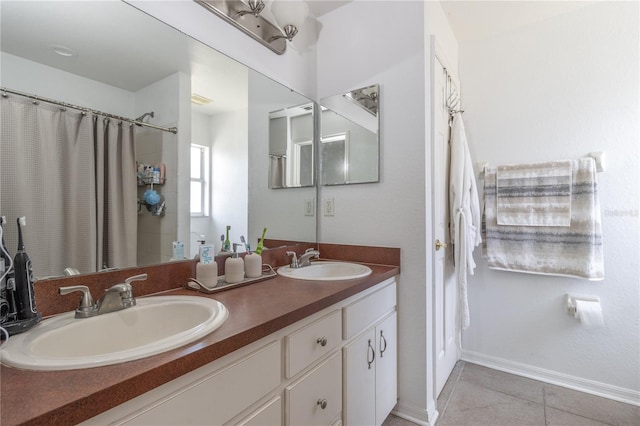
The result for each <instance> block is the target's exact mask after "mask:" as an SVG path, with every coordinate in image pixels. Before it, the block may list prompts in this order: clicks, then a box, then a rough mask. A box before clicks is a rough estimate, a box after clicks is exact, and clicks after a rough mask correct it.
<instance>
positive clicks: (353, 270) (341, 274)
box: [278, 261, 371, 281]
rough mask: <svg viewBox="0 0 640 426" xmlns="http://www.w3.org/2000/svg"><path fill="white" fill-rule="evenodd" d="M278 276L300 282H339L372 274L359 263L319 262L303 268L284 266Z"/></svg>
mask: <svg viewBox="0 0 640 426" xmlns="http://www.w3.org/2000/svg"><path fill="white" fill-rule="evenodd" d="M278 274H280V275H282V276H284V277H288V278H297V279H299V280H313V281H337V280H350V279H354V278H362V277H366V276H367V275H369V274H371V268H369V267H368V266H364V265H360V264H359V263H349V262H325V261H317V262H311V265H309V266H303V267H302V268H291V267H290V266H282V267H280V268H278Z"/></svg>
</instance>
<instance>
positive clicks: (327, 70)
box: [318, 1, 457, 422]
mask: <svg viewBox="0 0 640 426" xmlns="http://www.w3.org/2000/svg"><path fill="white" fill-rule="evenodd" d="M434 10H435V11H438V10H439V14H438V13H436V14H435V15H433V16H432V12H433V11H434ZM397 16H402V19H391V17H397ZM439 19H444V14H443V13H442V10H441V9H440V5H439V4H438V3H433V4H432V3H430V2H427V3H423V2H411V1H408V2H403V1H384V2H375V1H374V2H372V1H356V2H353V3H350V4H347V5H346V6H344V7H341V8H339V9H337V10H335V11H334V12H331V13H329V14H327V15H325V16H323V17H321V19H320V23H321V25H322V32H321V34H320V42H319V45H318V97H319V98H323V97H326V96H332V95H336V94H338V93H344V92H346V91H349V90H351V89H355V88H359V87H364V86H367V85H371V84H375V83H379V84H380V102H381V106H380V111H381V122H380V156H381V157H380V158H381V161H380V168H381V170H380V182H379V183H375V184H363V185H355V186H342V187H323V188H321V191H320V194H321V195H320V198H321V199H322V198H326V197H333V198H334V199H335V216H334V217H321V218H319V219H320V234H319V240H320V241H322V242H333V243H346V244H365V245H374V246H392V247H400V248H401V256H402V258H401V262H402V274H401V277H400V283H399V287H398V291H399V305H398V306H399V320H398V324H399V360H398V366H399V397H400V402H399V405H398V407H397V410H399V411H400V412H401V414H403V415H405V416H409V417H412V418H413V419H414V420H416V421H420V422H427V421H433V420H434V416H435V396H434V395H433V382H432V380H431V378H432V377H433V362H432V357H431V353H430V351H431V345H430V341H429V339H430V331H429V328H430V327H431V319H430V315H429V312H430V311H431V309H430V308H428V303H430V297H429V291H430V290H429V288H430V272H428V270H427V267H426V259H427V257H428V256H431V249H430V247H431V243H430V242H429V241H430V229H428V228H429V227H430V219H429V218H430V215H429V213H428V212H429V210H430V193H429V187H428V186H426V185H425V182H426V184H427V185H430V179H429V178H428V176H430V171H429V168H428V167H427V166H426V165H428V164H430V161H431V147H430V146H429V142H428V138H429V135H430V132H431V130H430V128H431V124H430V120H428V119H427V117H429V116H430V112H429V111H430V110H429V109H428V105H429V103H430V97H429V90H430V89H429V87H428V82H429V81H430V79H429V63H428V57H429V56H428V50H427V49H428V44H426V43H425V39H426V38H427V37H428V36H429V35H430V34H432V33H435V34H436V35H438V36H439V37H442V39H443V44H444V45H445V46H447V49H449V50H451V49H450V47H449V46H454V48H453V51H452V52H450V56H452V57H455V56H456V55H457V52H456V51H455V46H456V42H455V39H453V40H450V38H449V37H451V34H450V29H448V24H446V21H445V23H442V22H440V21H439ZM430 21H434V22H437V23H438V26H437V27H436V26H433V27H432V26H431V25H430V24H429V22H430ZM427 25H428V26H427ZM441 28H447V33H443V31H442V30H441ZM425 179H427V180H426V181H425ZM356 224H357V225H356ZM428 247H429V248H428Z"/></svg>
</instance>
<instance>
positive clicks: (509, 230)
mask: <svg viewBox="0 0 640 426" xmlns="http://www.w3.org/2000/svg"><path fill="white" fill-rule="evenodd" d="M572 170H573V172H572V187H571V206H572V208H571V226H568V227H558V226H502V225H498V223H497V219H496V171H495V169H494V170H486V171H485V178H484V183H485V186H484V192H485V206H484V217H483V233H484V242H485V247H484V248H485V250H484V251H485V256H486V257H487V262H488V264H489V268H492V269H499V270H505V271H515V272H528V273H535V274H545V275H560V276H569V277H577V278H585V279H588V280H592V281H598V280H602V279H604V256H603V250H602V223H601V216H600V203H599V201H598V187H597V182H596V168H595V162H594V160H593V159H592V158H581V159H579V160H573V161H572Z"/></svg>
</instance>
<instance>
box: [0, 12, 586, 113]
mask: <svg viewBox="0 0 640 426" xmlns="http://www.w3.org/2000/svg"><path fill="white" fill-rule="evenodd" d="M388 1H390V0H388ZM347 3H349V1H348V0H347V1H333V0H309V8H310V14H311V15H312V16H315V17H320V16H322V15H325V14H327V13H330V12H332V11H334V10H336V9H337V8H339V7H342V6H344V5H345V4H347ZM591 3H594V2H592V1H585V2H574V1H442V2H441V4H442V7H443V9H444V11H445V13H446V14H447V17H448V19H449V21H450V24H451V26H452V28H453V30H454V32H455V34H456V37H457V38H458V41H459V42H464V41H467V40H472V39H475V38H479V37H486V36H488V35H491V34H495V33H498V32H504V31H508V30H511V29H514V28H517V27H521V26H525V25H529V24H532V23H535V22H538V21H541V20H544V19H548V18H550V17H552V16H556V15H559V14H562V13H566V12H569V11H572V10H575V9H577V8H580V7H584V6H585V5H588V4H591ZM0 7H1V8H2V13H1V14H0V16H1V18H2V24H1V25H0V30H1V34H0V41H1V46H2V50H3V51H5V52H8V53H11V54H13V55H16V56H21V57H24V58H26V59H30V60H33V61H36V62H40V63H44V64H47V65H49V66H52V67H56V68H59V69H62V70H65V71H69V72H72V73H74V74H78V75H81V76H85V77H87V78H91V79H93V80H97V81H101V82H103V83H106V84H110V85H112V86H116V87H120V88H123V89H126V90H129V91H137V90H140V89H141V88H143V87H146V86H148V85H149V84H151V83H153V82H156V81H158V80H161V79H163V78H165V77H167V76H169V75H171V74H173V73H175V72H176V71H181V72H184V73H187V74H190V75H192V84H193V91H194V92H197V93H199V94H201V95H203V96H206V97H209V98H213V99H214V100H216V99H225V102H224V103H223V106H224V108H226V109H234V108H236V107H238V106H235V105H234V102H236V101H239V100H238V97H237V96H233V90H232V88H233V87H236V86H235V84H238V81H234V79H236V80H240V79H241V78H242V76H243V72H240V71H241V70H246V68H245V67H244V66H243V65H241V64H238V63H237V62H236V61H233V60H231V59H229V58H227V57H226V56H224V55H222V54H216V53H217V52H215V51H213V50H212V49H210V48H208V47H206V46H204V45H203V44H201V43H198V42H195V41H194V40H192V39H190V38H188V37H185V36H184V35H183V34H181V33H179V32H178V31H174V30H169V27H168V26H166V25H164V24H163V23H160V22H159V21H157V20H155V19H153V18H150V17H148V16H147V15H145V14H141V13H140V12H138V11H137V10H136V9H134V8H133V7H131V6H129V5H127V4H125V3H122V2H113V1H107V2H77V1H53V2H24V1H1V2H0ZM113 16H118V19H115V20H114V19H113V18H112V17H113ZM143 18H145V19H143ZM70 20H71V21H70ZM36 28H37V31H34V29H36ZM78 34H82V36H80V37H79V36H78ZM51 45H62V46H67V47H69V48H71V49H73V50H74V51H75V52H76V56H73V57H67V58H65V57H62V56H59V55H56V54H54V53H53V52H52V49H51ZM218 105H220V103H219V104H218ZM211 108H212V111H211V112H212V113H213V112H215V108H216V105H212V107H211ZM220 108H222V106H221V107H220Z"/></svg>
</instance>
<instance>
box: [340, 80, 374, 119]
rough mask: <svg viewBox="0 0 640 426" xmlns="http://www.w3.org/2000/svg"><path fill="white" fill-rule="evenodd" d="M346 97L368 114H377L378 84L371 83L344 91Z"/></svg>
mask: <svg viewBox="0 0 640 426" xmlns="http://www.w3.org/2000/svg"><path fill="white" fill-rule="evenodd" d="M342 96H344V97H345V98H346V99H348V100H350V101H351V102H354V103H355V104H357V105H358V106H360V107H361V108H363V109H364V110H365V111H367V112H368V113H370V114H373V115H374V116H375V115H378V86H377V85H375V84H374V85H373V86H369V87H364V88H362V89H358V90H352V91H351V92H348V93H345V94H344V95H342Z"/></svg>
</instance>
